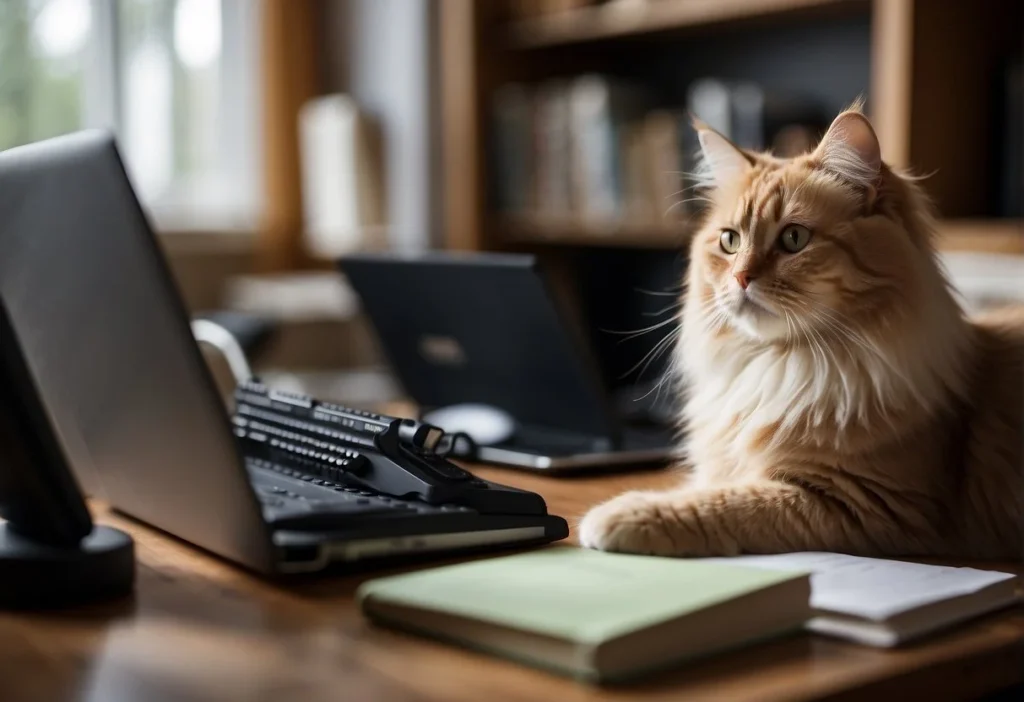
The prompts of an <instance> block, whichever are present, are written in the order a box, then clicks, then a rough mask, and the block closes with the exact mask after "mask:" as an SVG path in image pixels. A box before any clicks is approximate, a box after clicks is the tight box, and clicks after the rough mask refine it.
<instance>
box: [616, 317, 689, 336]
mask: <svg viewBox="0 0 1024 702" xmlns="http://www.w3.org/2000/svg"><path fill="white" fill-rule="evenodd" d="M677 321H678V319H677V318H676V317H675V316H672V317H669V318H668V319H663V320H661V321H660V322H657V323H656V324H652V325H651V326H649V327H644V328H643V329H636V330H633V331H616V330H614V329H602V330H601V332H603V333H605V334H616V335H623V338H622V339H621V340H620V342H621V341H631V340H632V339H638V338H640V337H641V336H643V335H644V334H650V333H651V332H652V331H657V330H658V329H661V328H662V327H664V326H666V325H668V324H672V323H673V322H677Z"/></svg>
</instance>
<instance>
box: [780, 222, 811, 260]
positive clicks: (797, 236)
mask: <svg viewBox="0 0 1024 702" xmlns="http://www.w3.org/2000/svg"><path fill="white" fill-rule="evenodd" d="M810 240H811V230H810V229H808V228H807V227H802V226H800V225H799V224H790V225H789V226H787V227H786V228H785V229H783V230H782V234H780V235H779V246H781V247H782V250H783V251H788V252H789V253H796V252H797V251H800V250H801V249H803V248H804V247H805V246H807V244H808V242H810Z"/></svg>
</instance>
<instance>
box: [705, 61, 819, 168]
mask: <svg viewBox="0 0 1024 702" xmlns="http://www.w3.org/2000/svg"><path fill="white" fill-rule="evenodd" d="M687 108H688V110H689V111H690V113H691V114H692V115H693V116H695V117H697V118H699V119H700V120H701V121H703V122H704V123H706V124H707V125H708V126H710V127H711V128H712V129H715V130H716V131H718V132H719V133H721V134H722V135H723V136H725V137H726V138H728V139H730V140H731V141H733V143H735V144H736V145H737V146H740V147H742V148H745V149H752V150H755V151H762V150H765V149H770V150H771V151H772V152H773V153H774V154H775V155H776V156H779V157H782V158H788V157H791V156H796V155H798V154H801V153H804V152H806V151H807V150H809V149H811V148H813V147H814V145H815V144H816V143H817V140H818V138H819V137H820V136H821V134H823V133H824V130H825V129H826V128H827V127H828V117H827V115H826V111H824V110H823V109H822V108H821V106H820V105H819V104H818V103H817V102H816V101H814V100H810V99H806V98H802V97H799V96H792V95H786V94H783V93H780V92H776V91H771V90H766V89H765V88H763V87H762V86H760V85H757V84H756V83H751V82H728V81H724V80H719V79H717V78H704V79H701V80H698V81H695V82H694V83H693V84H692V85H691V86H690V88H689V90H688V91H687ZM690 146H691V147H693V148H696V140H695V139H693V140H691V142H690Z"/></svg>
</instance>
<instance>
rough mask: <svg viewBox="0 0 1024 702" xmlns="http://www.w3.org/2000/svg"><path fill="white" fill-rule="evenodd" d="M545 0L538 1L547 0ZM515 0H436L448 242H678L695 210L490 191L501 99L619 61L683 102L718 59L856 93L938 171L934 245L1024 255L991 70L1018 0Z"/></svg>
mask: <svg viewBox="0 0 1024 702" xmlns="http://www.w3.org/2000/svg"><path fill="white" fill-rule="evenodd" d="M543 2H544V0H541V2H540V3H534V4H535V5H540V4H543ZM515 4H516V3H514V2H500V1H496V0H487V1H486V2H484V1H476V2H474V1H472V0H440V5H439V12H438V20H439V25H438V26H439V32H440V39H441V42H440V44H441V55H440V57H439V63H440V67H441V84H440V89H441V104H440V109H441V115H442V120H441V121H442V129H443V134H442V140H441V147H440V148H441V152H442V155H443V158H442V161H443V163H444V169H443V174H442V177H443V178H444V181H445V188H444V191H445V204H444V231H445V235H446V237H447V244H448V246H449V247H451V248H455V249H467V250H504V249H513V250H522V249H528V250H539V251H545V250H548V249H550V248H558V247H565V246H571V247H574V248H583V249H586V248H590V247H594V248H602V249H608V248H611V249H614V248H616V247H618V248H621V249H622V250H623V254H624V255H626V254H628V252H629V251H631V250H644V251H651V250H665V251H679V250H680V249H681V247H683V246H685V243H686V241H687V238H688V232H689V231H690V229H692V226H693V225H692V220H687V219H686V218H682V219H680V220H676V221H668V222H664V223H653V224H652V223H650V222H647V223H645V224H643V225H636V224H631V223H628V222H623V221H607V222H596V223H595V222H593V221H590V222H589V223H588V224H586V225H584V224H581V223H579V222H576V221H571V220H568V219H563V220H552V219H551V218H539V217H536V216H532V215H530V214H528V213H523V212H512V213H510V212H507V211H504V210H502V208H501V207H499V206H497V205H496V203H495V196H494V191H495V184H496V174H495V172H494V171H495V167H494V162H493V154H492V148H493V144H494V124H493V118H492V109H493V103H494V99H495V94H496V92H497V91H498V90H499V89H500V87H501V86H503V85H507V84H509V83H520V84H525V85H540V84H542V83H544V82H545V81H549V80H550V79H553V78H570V77H572V76H575V75H580V74H584V73H599V74H605V75H614V76H622V77H625V78H628V79H629V80H630V81H632V82H634V83H639V84H642V85H644V86H646V87H650V88H652V90H653V91H654V93H655V94H656V95H657V96H658V99H659V100H661V104H662V105H673V106H681V105H683V103H684V100H683V96H684V95H685V91H684V88H685V86H686V85H687V84H689V83H691V82H692V81H694V80H696V79H698V78H700V77H702V76H705V75H707V74H709V73H710V72H712V71H714V70H719V71H720V72H721V75H720V77H721V78H723V79H725V80H749V81H755V82H758V83H760V84H765V85H766V86H767V87H768V88H770V89H772V90H775V89H778V90H787V91H790V92H792V91H802V92H803V93H806V94H809V95H812V96H816V97H817V98H820V103H821V105H822V106H823V108H824V109H828V110H830V111H834V110H837V109H838V108H839V107H841V106H842V105H843V104H845V103H847V102H849V101H850V100H852V99H853V98H854V97H856V96H857V95H858V94H863V95H864V96H865V97H866V98H867V100H868V112H869V114H870V116H871V118H872V121H873V123H874V125H875V127H876V130H877V131H878V133H879V137H880V139H881V142H882V145H883V150H884V157H885V158H886V160H887V161H888V162H889V163H891V164H893V165H896V166H899V167H909V166H912V167H913V168H914V170H915V172H917V173H923V174H929V177H928V178H927V179H926V180H925V187H926V189H928V191H929V192H930V194H931V195H932V196H933V197H934V198H935V200H936V201H937V203H938V206H939V209H940V212H941V214H942V216H943V217H944V218H946V219H944V220H943V221H942V223H941V226H940V231H939V241H940V245H941V246H943V247H947V248H953V249H957V250H980V251H990V252H991V251H998V252H1005V253H1016V254H1024V221H1022V220H1020V219H1016V218H1001V217H999V216H997V215H998V213H999V211H998V208H997V207H996V206H995V205H994V204H993V193H995V192H996V191H998V190H999V187H1000V184H999V182H998V178H999V175H998V169H997V167H996V166H997V164H996V159H998V158H1001V157H1000V156H999V154H1000V149H1001V148H1002V147H1003V144H1002V142H1001V139H1002V138H1003V137H1002V135H1001V133H1000V131H999V128H998V127H997V126H995V125H998V120H999V112H998V110H999V107H998V106H997V105H996V104H994V101H993V97H992V96H993V90H994V88H993V83H994V81H995V76H996V75H997V74H998V70H999V67H1000V65H1001V64H1000V61H1002V60H1005V59H1006V57H1008V56H1011V55H1019V54H1020V51H1021V33H1020V31H1019V28H1020V26H1021V22H1022V9H1024V3H1021V2H1018V1H1017V0H972V1H971V2H963V0H646V1H645V0H619V1H618V2H612V3H606V4H600V3H586V2H575V3H573V2H564V0H563V1H562V2H561V3H558V2H557V1H556V2H555V3H554V4H555V5H559V6H560V7H563V8H567V9H560V10H559V11H552V12H549V13H545V14H538V15H536V16H532V17H527V18H523V17H521V16H518V15H517V14H516V12H515V7H514V5H515Z"/></svg>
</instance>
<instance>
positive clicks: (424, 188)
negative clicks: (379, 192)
mask: <svg viewBox="0 0 1024 702" xmlns="http://www.w3.org/2000/svg"><path fill="white" fill-rule="evenodd" d="M436 12H437V3H436V1H435V0H412V1H410V0H327V5H326V7H325V22H324V32H325V36H324V41H323V46H324V52H323V54H324V55H323V62H324V70H323V75H324V80H325V85H324V86H323V88H324V90H325V92H347V93H349V94H351V95H352V96H353V97H355V99H356V100H357V101H358V102H359V103H360V104H361V105H362V106H363V107H364V108H365V109H367V110H368V111H369V112H370V113H371V114H373V115H374V116H375V117H376V118H377V119H378V120H380V122H381V128H382V131H383V134H384V147H385V154H386V156H385V164H386V169H387V175H386V177H387V197H388V221H389V224H390V240H391V245H392V247H394V248H395V249H397V250H401V251H417V250H422V249H425V248H428V247H429V246H431V245H432V244H433V243H435V242H438V241H439V240H440V237H439V236H438V222H439V221H440V216H441V213H440V207H439V206H438V202H439V197H438V192H437V188H438V187H439V186H438V181H439V178H437V177H435V172H436V169H437V158H436V157H437V154H438V150H437V138H436V136H435V135H436V134H437V133H438V131H439V125H438V119H437V115H438V108H437V102H436V92H437V91H436V87H437V72H436V66H437V60H436V42H435V34H436V32H435V26H436V22H435V16H436Z"/></svg>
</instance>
